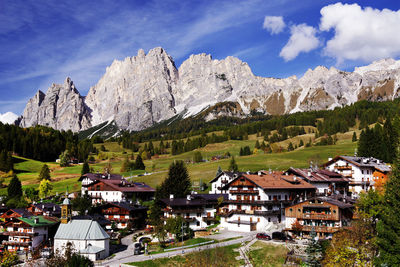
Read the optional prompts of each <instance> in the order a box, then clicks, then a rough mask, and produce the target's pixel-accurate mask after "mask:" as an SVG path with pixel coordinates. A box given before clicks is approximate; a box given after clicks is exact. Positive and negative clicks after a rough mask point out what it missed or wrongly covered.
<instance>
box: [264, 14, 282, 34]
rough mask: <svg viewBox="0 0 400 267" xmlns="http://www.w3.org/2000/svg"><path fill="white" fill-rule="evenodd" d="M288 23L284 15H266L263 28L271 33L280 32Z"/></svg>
mask: <svg viewBox="0 0 400 267" xmlns="http://www.w3.org/2000/svg"><path fill="white" fill-rule="evenodd" d="M285 26H286V24H285V22H284V21H283V17H282V16H265V19H264V24H263V28H264V29H266V30H267V31H269V32H270V33H271V34H278V33H280V32H282V31H283V29H284V28H285Z"/></svg>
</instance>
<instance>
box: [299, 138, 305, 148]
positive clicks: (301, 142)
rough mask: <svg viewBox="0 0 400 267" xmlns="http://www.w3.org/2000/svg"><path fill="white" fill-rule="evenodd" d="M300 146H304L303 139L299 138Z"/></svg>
mask: <svg viewBox="0 0 400 267" xmlns="http://www.w3.org/2000/svg"><path fill="white" fill-rule="evenodd" d="M302 146H304V142H303V139H300V143H299V147H302Z"/></svg>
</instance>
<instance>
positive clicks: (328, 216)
mask: <svg viewBox="0 0 400 267" xmlns="http://www.w3.org/2000/svg"><path fill="white" fill-rule="evenodd" d="M338 217H339V216H336V215H334V214H323V213H302V214H301V215H300V219H306V220H329V221H337V220H338V219H339V218H338Z"/></svg>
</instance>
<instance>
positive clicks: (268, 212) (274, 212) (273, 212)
mask: <svg viewBox="0 0 400 267" xmlns="http://www.w3.org/2000/svg"><path fill="white" fill-rule="evenodd" d="M280 214H281V211H280V210H255V211H254V215H260V216H268V215H280Z"/></svg>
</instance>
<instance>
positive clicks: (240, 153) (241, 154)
mask: <svg viewBox="0 0 400 267" xmlns="http://www.w3.org/2000/svg"><path fill="white" fill-rule="evenodd" d="M243 155H244V153H243V147H240V152H239V156H243Z"/></svg>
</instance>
